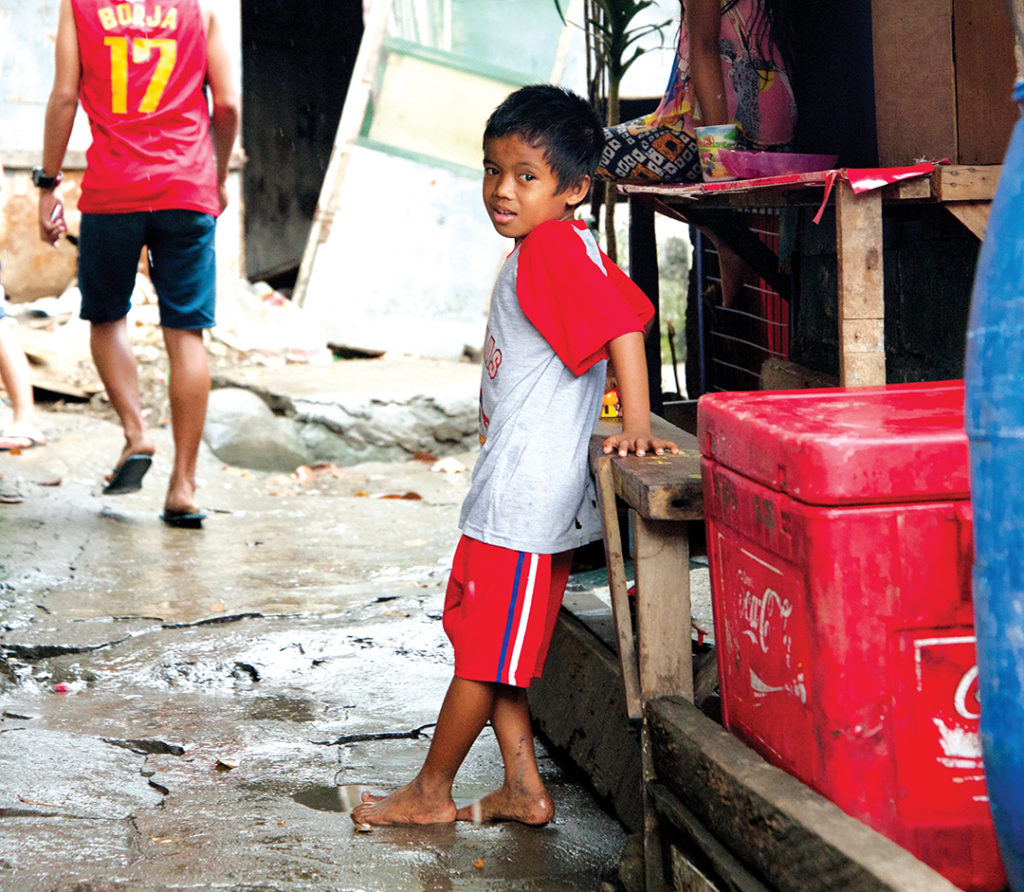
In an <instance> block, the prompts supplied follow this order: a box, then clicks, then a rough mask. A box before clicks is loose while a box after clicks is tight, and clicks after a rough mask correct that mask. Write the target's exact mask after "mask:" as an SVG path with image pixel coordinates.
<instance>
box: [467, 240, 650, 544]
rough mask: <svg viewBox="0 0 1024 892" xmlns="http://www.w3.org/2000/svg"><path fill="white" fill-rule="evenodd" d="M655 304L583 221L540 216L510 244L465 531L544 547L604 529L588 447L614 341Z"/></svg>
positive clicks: (493, 316)
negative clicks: (610, 344) (512, 246)
mask: <svg viewBox="0 0 1024 892" xmlns="http://www.w3.org/2000/svg"><path fill="white" fill-rule="evenodd" d="M653 315H654V308H653V307H652V306H651V303H650V301H649V300H648V299H647V297H646V296H645V295H644V293H643V292H642V291H640V289H639V288H637V286H636V285H634V284H633V282H632V281H631V280H630V279H629V277H628V276H626V274H625V273H623V272H622V270H620V269H619V268H618V267H617V266H615V264H614V263H612V262H611V261H610V260H609V259H608V257H607V256H606V255H604V254H603V252H602V251H601V250H600V248H599V247H598V246H597V243H596V242H595V240H594V237H593V235H592V234H591V233H590V231H589V230H588V229H587V227H586V225H585V224H584V223H582V222H581V221H551V222H548V223H544V224H542V225H540V226H538V227H537V228H536V229H534V230H533V231H532V232H531V233H530V234H529V235H528V236H526V238H525V239H523V241H522V242H520V244H519V245H518V246H517V247H516V248H515V250H513V251H512V253H511V254H509V256H508V258H507V259H506V260H505V263H504V265H503V266H502V268H501V271H500V273H499V274H498V278H497V281H496V282H495V285H494V290H493V292H492V294H491V309H490V315H489V317H488V321H487V335H486V339H485V344H484V358H483V370H482V374H481V377H480V381H481V384H480V436H481V439H482V440H483V441H484V445H483V449H482V451H481V453H480V457H479V458H478V459H477V462H476V467H475V468H474V470H473V483H472V486H471V487H470V491H469V494H468V495H467V496H466V500H465V502H464V503H463V506H462V515H461V518H460V520H459V526H460V527H461V528H462V532H463V533H464V534H465V535H466V536H470V537H471V538H473V539H478V540H479V541H481V542H486V543H488V544H490V545H500V546H502V547H504V548H511V549H514V550H516V551H529V552H537V553H539V554H555V553H557V552H560V551H566V550H568V549H570V548H576V547H578V546H580V545H584V544H586V543H587V542H592V541H593V540H595V539H598V538H600V536H601V520H600V515H599V512H598V509H597V496H596V493H595V490H594V483H593V480H592V478H591V476H590V473H589V469H588V451H589V443H590V436H591V433H592V432H593V430H594V425H595V423H596V421H597V419H598V417H599V415H600V410H601V400H602V397H603V395H604V384H605V366H606V360H607V357H608V350H607V345H608V342H609V341H611V340H613V339H614V338H617V337H619V336H620V335H623V334H627V333H629V332H631V331H641V330H642V329H643V327H644V325H645V324H646V322H647V321H648V320H649V319H650V318H651V317H652V316H653Z"/></svg>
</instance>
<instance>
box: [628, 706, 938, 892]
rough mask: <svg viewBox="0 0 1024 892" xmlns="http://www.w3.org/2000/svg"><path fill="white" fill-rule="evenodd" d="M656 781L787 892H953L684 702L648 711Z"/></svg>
mask: <svg viewBox="0 0 1024 892" xmlns="http://www.w3.org/2000/svg"><path fill="white" fill-rule="evenodd" d="M646 720H647V724H648V727H649V730H650V735H651V742H652V745H653V748H654V760H655V767H656V770H657V774H658V778H659V780H660V782H661V783H662V784H664V785H665V787H666V788H667V789H668V790H669V791H670V792H671V793H672V795H674V796H675V797H676V798H678V799H679V801H680V802H681V803H683V804H684V805H685V806H686V807H687V808H688V809H690V810H692V812H693V814H694V815H695V816H696V818H697V819H698V820H699V821H700V823H701V824H703V825H704V826H705V827H707V829H708V830H709V831H710V832H711V833H712V834H713V835H714V836H715V838H717V839H718V840H719V841H720V842H721V843H722V844H723V845H724V846H725V847H726V848H727V849H728V850H729V851H730V852H732V853H733V854H734V855H735V856H736V857H737V858H738V859H739V860H740V861H741V862H742V863H743V864H744V865H745V866H746V867H747V869H748V870H750V872H751V873H753V874H754V875H755V876H758V877H759V878H760V879H761V880H762V881H763V882H764V883H765V884H766V885H768V886H770V887H772V888H776V889H785V890H789V892H820V890H821V889H843V890H844V892H867V890H893V892H897V890H898V892H957V889H956V887H955V886H954V885H953V884H952V883H950V882H949V881H948V880H947V879H945V878H944V877H942V876H941V875H940V874H938V873H936V872H935V871H934V870H932V869H931V868H929V867H928V866H927V865H925V864H924V863H923V862H921V861H919V860H918V859H917V858H915V857H914V856H913V855H911V854H910V852H908V851H906V850H905V849H903V848H901V847H899V846H897V845H896V844H895V843H894V842H892V841H891V840H889V839H887V838H886V837H884V836H882V835H881V834H880V833H877V832H876V831H874V830H872V829H871V828H870V827H868V826H867V825H866V824H863V823H861V822H860V821H858V820H856V819H855V818H852V817H850V816H849V815H847V814H846V813H845V812H843V811H842V809H840V808H839V807H838V806H837V805H835V804H834V803H832V802H830V801H828V800H827V799H825V798H824V797H822V796H819V795H818V794H817V793H815V792H814V791H813V790H812V789H811V788H810V787H808V786H806V785H805V784H803V783H801V782H800V781H798V780H797V779H796V778H795V777H793V776H791V775H789V774H787V773H786V772H784V771H782V770H781V769H778V768H775V767H773V766H771V765H769V764H768V763H767V762H766V761H765V760H764V759H762V758H761V757H760V756H759V755H758V754H757V753H755V752H754V751H753V750H752V749H750V748H749V747H748V746H746V745H744V744H743V743H742V742H741V741H740V740H738V739H737V738H736V737H734V736H733V735H732V734H730V733H729V732H728V731H726V730H725V729H724V728H722V727H721V726H720V725H718V724H716V723H715V722H713V721H711V719H709V718H707V716H705V715H704V714H703V713H701V712H700V711H699V710H698V709H696V708H695V707H694V706H692V705H691V704H690V703H688V702H687V701H686V700H684V699H683V698H681V697H671V698H664V699H661V700H655V701H653V702H651V703H649V704H648V706H647V710H646Z"/></svg>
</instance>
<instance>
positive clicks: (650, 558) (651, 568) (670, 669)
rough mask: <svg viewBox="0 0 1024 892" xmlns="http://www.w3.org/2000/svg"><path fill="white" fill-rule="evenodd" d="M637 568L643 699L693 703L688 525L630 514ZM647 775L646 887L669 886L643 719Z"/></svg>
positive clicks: (652, 890)
mask: <svg viewBox="0 0 1024 892" xmlns="http://www.w3.org/2000/svg"><path fill="white" fill-rule="evenodd" d="M629 519H630V524H631V526H632V528H633V556H634V561H635V564H636V600H637V604H636V626H637V651H638V663H639V668H640V697H641V699H642V701H643V702H644V703H646V702H647V701H648V700H652V699H654V698H657V697H668V696H673V695H680V696H683V697H686V698H687V699H688V700H689V701H690V702H691V703H692V702H693V652H692V646H691V644H690V640H691V636H690V543H689V539H688V538H687V529H686V525H685V524H683V523H678V522H672V521H665V520H647V519H645V518H643V517H641V516H640V515H639V514H638V513H637V512H636V511H633V510H630V512H629ZM640 757H641V770H642V772H643V781H644V784H643V821H644V888H645V890H647V892H658V890H661V889H662V888H663V887H664V882H665V870H664V863H663V859H662V850H661V834H660V833H659V830H658V815H657V810H656V808H655V804H654V799H653V795H652V792H651V785H652V784H653V783H654V781H655V780H656V779H657V775H656V772H655V767H654V754H653V752H652V748H651V735H650V733H649V730H648V727H647V718H646V716H645V717H644V722H643V725H642V726H641V729H640Z"/></svg>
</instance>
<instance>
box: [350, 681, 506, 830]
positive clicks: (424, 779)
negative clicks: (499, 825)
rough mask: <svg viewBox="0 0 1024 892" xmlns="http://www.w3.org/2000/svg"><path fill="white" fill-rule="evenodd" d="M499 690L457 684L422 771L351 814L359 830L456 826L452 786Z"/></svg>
mask: <svg viewBox="0 0 1024 892" xmlns="http://www.w3.org/2000/svg"><path fill="white" fill-rule="evenodd" d="M496 688H497V685H496V684H492V683H490V682H484V681H469V680H467V679H464V678H453V679H452V683H451V684H450V685H449V686H448V693H447V694H446V695H445V698H444V703H443V704H442V705H441V712H440V714H439V715H438V717H437V727H436V728H435V729H434V738H433V740H431V742H430V749H429V750H428V751H427V758H426V759H425V760H424V762H423V767H422V768H420V770H419V773H418V774H417V775H416V777H415V778H413V780H412V781H411V782H410V783H408V784H406V785H405V786H404V787H399V788H398V789H397V790H395V792H394V793H391V794H390V795H388V796H383V797H379V796H374V795H372V794H370V793H364V794H363V802H362V804H360V805H357V806H356V807H355V808H354V809H353V810H352V820H353V821H354V822H355V823H356V824H357V825H358V824H441V823H447V822H449V821H454V820H455V812H456V808H455V801H454V800H453V799H452V784H454V783H455V775H456V774H457V773H458V770H459V767H460V766H461V765H462V762H463V760H465V758H466V754H467V753H468V752H469V749H470V747H471V746H472V745H473V742H474V741H475V740H476V739H477V737H479V736H480V732H481V731H482V730H483V728H484V725H486V724H487V719H488V718H489V717H490V715H491V711H492V710H493V708H494V698H495V689H496Z"/></svg>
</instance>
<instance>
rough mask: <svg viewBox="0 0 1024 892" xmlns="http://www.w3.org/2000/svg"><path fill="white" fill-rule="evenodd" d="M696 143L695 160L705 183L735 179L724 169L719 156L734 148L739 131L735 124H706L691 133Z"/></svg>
mask: <svg viewBox="0 0 1024 892" xmlns="http://www.w3.org/2000/svg"><path fill="white" fill-rule="evenodd" d="M693 134H694V139H695V140H696V143H697V158H698V159H699V160H700V172H701V176H702V177H703V178H704V182H705V183H722V182H728V181H729V180H734V179H736V177H735V176H733V175H732V174H730V173H729V171H727V170H726V169H725V165H724V164H723V163H722V161H721V158H720V155H721V153H722V152H723V151H726V150H728V149H734V148H736V140H737V138H738V137H739V134H740V129H739V127H738V126H737V125H736V124H708V125H707V126H705V127H696V128H694V131H693Z"/></svg>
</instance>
